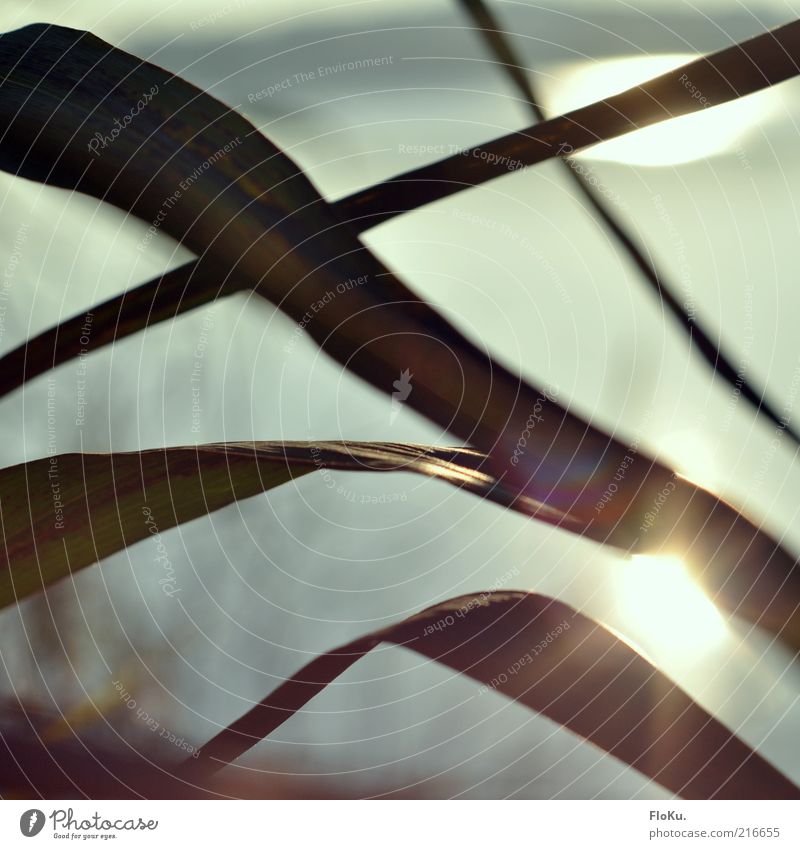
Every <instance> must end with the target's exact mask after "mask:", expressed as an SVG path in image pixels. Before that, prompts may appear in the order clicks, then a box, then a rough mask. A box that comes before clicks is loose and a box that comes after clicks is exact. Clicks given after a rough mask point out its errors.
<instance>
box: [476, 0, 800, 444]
mask: <svg viewBox="0 0 800 849" xmlns="http://www.w3.org/2000/svg"><path fill="white" fill-rule="evenodd" d="M459 3H460V4H461V6H462V7H463V8H464V9H465V11H466V12H467V13H468V14H469V15H470V17H471V18H472V20H473V21H474V23H475V25H476V26H477V27H478V29H479V30H480V32H481V34H482V36H483V37H484V39H485V40H486V43H487V45H488V46H489V48H490V49H491V51H492V53H493V54H494V56H495V58H496V59H497V61H498V62H499V63H500V64H501V65H502V66H503V69H504V70H505V72H506V74H507V75H508V77H509V79H510V80H511V81H512V82H513V83H514V86H515V87H516V89H517V91H518V92H519V94H520V96H521V97H522V99H523V100H524V101H525V103H526V104H527V105H528V108H529V109H530V111H531V113H532V115H533V117H534V120H536V121H537V122H542V121H544V120H546V119H545V116H544V113H543V112H542V109H541V107H540V106H539V103H538V98H537V97H536V94H535V93H534V91H533V85H532V83H531V81H530V77H529V76H528V75H527V74H526V73H525V72H524V70H523V68H524V66H523V64H522V62H521V61H520V59H519V57H518V56H517V55H516V52H515V51H514V48H513V47H512V46H511V43H510V40H509V38H508V37H507V33H505V32H504V31H503V30H502V28H501V27H500V24H499V22H498V21H497V20H496V18H495V17H494V14H493V13H492V12H491V10H490V9H489V7H488V5H487V4H486V3H485V2H484V0H459ZM561 161H562V163H563V164H564V167H565V173H566V176H567V179H568V180H569V181H570V184H571V185H572V186H574V187H575V188H576V189H577V191H578V194H579V195H581V197H583V199H584V200H585V201H586V203H587V204H588V205H589V206H590V207H591V209H593V210H594V211H595V213H596V214H597V216H598V217H599V218H600V220H601V221H602V222H603V223H604V224H605V226H606V227H607V228H608V230H609V231H610V232H611V233H612V234H613V236H614V238H615V239H616V240H617V242H618V243H619V244H620V246H621V247H622V249H623V250H624V251H625V253H627V255H628V257H629V259H630V260H631V262H633V264H634V265H635V266H636V268H637V269H638V270H639V272H640V274H641V276H642V279H643V280H644V281H645V282H646V283H647V284H648V286H649V288H650V291H651V292H653V294H655V295H656V297H657V298H658V299H659V301H660V302H661V304H662V305H663V306H664V307H666V309H667V311H668V312H669V314H670V315H671V316H672V318H673V319H674V320H675V321H676V322H677V323H678V324H679V325H680V326H681V328H682V329H683V331H684V332H685V333H686V335H687V336H688V337H689V343H690V345H691V346H692V347H693V349H694V350H696V351H697V352H698V353H699V354H700V355H701V356H702V357H703V359H705V361H706V362H707V363H708V365H709V366H711V369H712V371H713V373H714V374H715V375H719V376H720V377H721V378H722V379H723V380H724V381H725V382H726V383H727V384H728V385H729V386H730V387H731V388H732V389H733V390H734V391H737V392H740V393H741V395H742V397H743V398H744V399H745V400H746V401H747V402H748V403H749V404H750V405H751V406H752V407H753V409H754V410H755V411H756V412H757V413H762V414H763V415H764V416H766V417H767V418H768V419H769V420H770V421H771V422H772V423H773V424H775V425H777V426H778V427H780V428H781V429H782V430H785V432H786V433H787V434H788V435H789V437H790V438H791V439H792V441H793V442H794V443H795V445H800V433H798V431H797V430H796V429H795V428H794V427H793V425H792V424H791V423H790V422H787V421H786V420H785V416H781V415H779V414H778V412H777V411H776V410H775V408H774V407H773V406H772V404H771V403H770V402H769V401H768V400H766V398H765V393H764V391H763V390H759V389H757V388H755V387H753V386H752V385H751V384H750V382H749V381H748V380H747V378H746V377H745V374H744V370H742V369H737V368H736V367H735V366H734V365H733V363H731V361H730V360H729V359H728V358H727V357H726V356H725V354H724V353H723V352H722V351H721V350H720V348H719V347H718V346H717V345H715V344H714V341H713V340H712V339H711V336H710V335H709V334H708V333H707V332H706V331H705V330H704V329H703V326H702V324H701V323H700V322H699V321H698V320H697V318H696V317H695V315H694V313H689V312H687V311H686V310H685V309H684V308H683V305H682V304H681V302H680V300H679V299H678V298H677V297H676V296H675V295H674V294H673V293H674V292H676V291H677V287H675V286H673V285H672V283H670V282H669V281H668V280H667V278H666V277H665V276H664V274H663V273H662V272H661V271H660V270H659V269H658V268H657V267H656V265H655V263H654V262H653V260H652V254H651V253H650V251H648V250H646V249H645V250H643V249H641V248H640V247H639V246H638V245H637V244H636V241H635V239H634V238H633V236H631V235H630V234H629V233H628V232H627V230H626V229H625V227H624V226H623V225H622V223H621V222H620V221H619V220H618V219H617V217H616V216H615V215H614V213H613V212H612V211H611V210H610V209H609V208H608V207H607V206H606V204H604V203H603V201H602V200H601V198H600V194H599V193H598V192H596V191H595V190H594V189H592V187H591V186H590V185H589V183H588V182H587V181H586V180H585V179H584V178H583V176H582V175H581V173H580V172H578V171H576V170H574V169H573V168H571V167H570V165H569V162H568V161H567V160H566V159H562V160H561Z"/></svg>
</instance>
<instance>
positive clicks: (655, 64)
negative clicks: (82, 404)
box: [549, 53, 778, 165]
mask: <svg viewBox="0 0 800 849" xmlns="http://www.w3.org/2000/svg"><path fill="white" fill-rule="evenodd" d="M696 58H697V57H696V56H693V55H691V54H683V53H662V54H658V55H655V56H628V57H623V58H615V59H605V60H602V61H599V62H581V63H580V64H571V65H567V66H564V67H563V68H562V69H561V72H560V74H559V79H558V80H554V81H553V82H552V83H551V97H550V102H549V108H550V110H551V113H552V114H561V113H563V112H568V111H570V110H571V109H576V108H577V107H579V106H585V105H586V104H588V103H593V102H594V101H596V100H602V99H603V98H605V97H608V96H609V95H612V94H617V93H619V92H620V91H624V90H625V89H627V88H631V87H632V86H635V85H637V84H638V83H642V82H644V81H645V80H648V79H651V78H652V77H656V76H658V75H659V74H663V73H666V72H667V71H669V70H671V69H673V68H677V67H678V66H680V65H683V64H685V63H686V62H690V61H691V60H692V59H696ZM777 103H778V100H777V97H776V95H775V94H774V92H771V91H769V90H768V91H764V92H761V93H759V94H755V95H752V96H750V97H744V98H741V99H739V100H735V101H732V102H730V103H724V104H722V105H721V106H716V107H713V108H706V109H703V110H702V111H700V112H698V113H695V114H693V115H683V116H681V117H680V118H674V119H672V120H670V121H666V122H664V123H661V124H657V125H654V126H652V127H645V128H644V129H642V130H637V131H636V132H633V133H629V134H628V135H626V136H622V137H621V138H619V139H613V140H612V141H608V142H604V143H603V144H598V145H595V146H594V147H592V148H589V149H588V150H586V151H584V152H583V153H580V154H577V155H578V156H582V157H586V158H591V159H602V160H606V161H610V162H623V163H628V164H630V165H677V164H679V163H681V162H691V161H692V160H695V159H703V158H705V157H707V156H711V155H713V154H715V153H721V152H723V151H728V150H735V149H736V148H737V145H738V144H739V143H740V140H741V138H742V137H743V136H744V135H745V134H746V133H747V131H748V130H749V129H751V128H752V127H754V126H757V125H758V123H759V122H760V121H762V120H763V119H764V118H765V117H767V116H768V115H769V114H771V113H772V112H773V111H774V110H775V109H776V106H777ZM743 155H744V154H743Z"/></svg>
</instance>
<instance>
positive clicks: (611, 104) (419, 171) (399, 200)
mask: <svg viewBox="0 0 800 849" xmlns="http://www.w3.org/2000/svg"><path fill="white" fill-rule="evenodd" d="M798 62H800V21H793V22H791V23H789V24H785V25H784V26H781V27H778V28H777V29H774V30H772V31H770V32H766V33H763V34H762V35H758V36H756V37H755V38H752V39H750V40H748V41H744V42H742V43H740V44H734V45H732V46H731V47H727V48H725V49H723V50H720V51H718V52H717V53H712V54H710V55H708V56H704V57H701V58H699V59H696V60H694V61H692V62H689V63H687V64H685V65H681V67H679V68H675V69H674V70H672V71H668V72H667V73H665V74H662V75H661V76H658V77H654V78H653V79H652V80H649V81H648V82H644V83H641V84H640V85H637V86H634V87H633V88H630V89H628V90H627V91H624V92H621V93H619V94H615V95H613V96H611V97H608V98H607V99H606V100H602V101H599V102H597V103H592V104H590V105H588V106H584V107H581V108H580V109H575V110H573V111H572V112H568V113H567V114H565V115H561V116H559V117H556V118H551V119H549V120H547V121H543V122H541V123H538V124H536V125H534V126H532V127H528V128H526V129H523V130H519V131H516V132H514V133H510V134H509V135H506V136H503V137H501V138H498V139H493V140H492V141H489V142H486V143H485V144H483V145H481V146H479V147H473V148H467V149H465V150H463V151H461V152H460V153H456V154H454V155H452V156H449V157H446V158H445V159H441V160H439V161H438V162H434V163H432V164H430V165H425V166H422V167H421V168H416V169H414V170H412V171H407V172H405V173H404V174H400V175H398V176H396V177H393V178H392V179H390V180H387V181H385V182H383V183H381V184H379V185H377V186H370V187H369V188H366V189H362V190H360V191H358V192H355V193H353V194H352V195H349V196H347V197H345V198H342V199H340V200H339V201H338V202H337V203H336V204H334V206H335V207H336V208H337V209H338V211H339V212H340V214H341V215H343V216H344V217H346V218H349V219H351V226H352V227H354V228H360V230H365V229H367V228H368V227H374V226H376V225H377V224H380V223H381V222H383V221H387V220H388V219H390V218H392V217H393V216H395V215H399V214H401V213H403V212H409V211H411V210H414V209H418V208H419V207H421V206H424V205H426V204H428V203H432V202H433V201H436V200H440V199H441V198H445V197H448V196H449V195H452V194H454V193H456V192H459V191H461V190H462V189H464V188H466V187H470V186H478V185H481V184H482V183H485V182H487V181H488V180H492V179H494V178H495V177H500V176H502V175H503V174H508V173H510V172H513V171H518V170H519V169H521V168H524V167H526V166H529V165H536V164H537V163H539V162H543V161H545V160H547V159H552V158H554V157H565V156H569V155H570V154H572V153H575V152H577V151H579V150H581V149H583V148H585V147H589V146H590V145H593V144H598V143H599V142H602V141H607V140H608V139H613V138H617V137H618V136H621V135H625V134H626V133H630V132H633V131H634V130H638V129H641V128H642V127H647V126H650V125H651V124H656V123H658V122H660V121H666V120H669V119H670V118H677V117H678V116H680V115H688V114H690V113H692V112H697V111H699V110H701V109H704V108H711V107H713V106H718V105H720V104H722V103H727V102H728V101H730V100H735V99H737V98H739V97H744V96H745V95H748V94H753V93H754V92H757V91H760V90H762V89H764V88H767V87H769V86H772V85H775V84H777V83H779V82H783V81H784V80H787V79H790V78H791V77H794V76H796V75H797V74H798V73H800V67H798ZM687 80H688V81H689V83H690V85H686V81H687ZM696 91H700V92H702V94H703V98H704V102H703V104H701V103H700V102H699V101H700V99H699V98H697V97H693V94H692V93H693V92H696Z"/></svg>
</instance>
